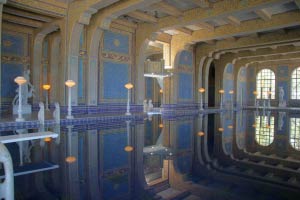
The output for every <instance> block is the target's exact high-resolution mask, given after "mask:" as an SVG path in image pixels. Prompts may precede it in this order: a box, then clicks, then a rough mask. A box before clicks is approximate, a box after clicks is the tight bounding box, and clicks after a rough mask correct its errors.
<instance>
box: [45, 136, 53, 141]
mask: <svg viewBox="0 0 300 200" xmlns="http://www.w3.org/2000/svg"><path fill="white" fill-rule="evenodd" d="M44 141H45V142H51V141H52V138H50V137H46V138H45V139H44Z"/></svg>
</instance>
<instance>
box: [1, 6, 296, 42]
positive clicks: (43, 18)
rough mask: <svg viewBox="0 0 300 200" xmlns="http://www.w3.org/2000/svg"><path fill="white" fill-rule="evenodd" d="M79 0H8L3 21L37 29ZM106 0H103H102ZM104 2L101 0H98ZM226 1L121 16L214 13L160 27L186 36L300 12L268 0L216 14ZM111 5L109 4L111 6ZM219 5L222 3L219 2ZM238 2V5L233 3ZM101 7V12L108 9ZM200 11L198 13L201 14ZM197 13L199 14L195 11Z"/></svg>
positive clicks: (147, 19)
mask: <svg viewBox="0 0 300 200" xmlns="http://www.w3.org/2000/svg"><path fill="white" fill-rule="evenodd" d="M78 1H87V0H8V1H7V4H5V5H4V8H3V22H4V23H12V24H18V25H21V26H26V27H29V28H32V29H38V28H41V27H43V26H45V24H47V23H51V22H52V21H54V20H57V19H61V18H63V17H65V16H66V15H67V11H68V10H67V9H68V4H69V3H72V4H75V3H77V2H78ZM102 1H103V0H102ZM87 2H88V1H87ZM95 2H96V1H95ZM99 2H101V0H99ZM114 2H116V3H124V2H126V0H123V1H114ZM220 2H222V3H224V5H225V4H226V2H229V1H226V0H223V1H222V0H162V1H155V2H154V3H153V4H149V5H147V6H144V7H142V8H138V9H136V10H134V11H130V12H128V13H126V14H124V15H121V16H119V19H121V20H123V21H124V20H126V21H127V22H130V23H132V24H144V23H146V24H147V23H148V24H150V25H151V24H158V23H159V21H160V20H162V19H164V18H167V17H169V16H173V17H175V19H177V20H179V21H180V20H181V19H184V17H185V13H187V12H191V11H193V10H195V11H196V9H197V8H202V11H203V12H206V13H208V14H210V15H211V17H209V18H206V19H204V20H202V19H201V20H197V19H195V20H193V21H190V23H183V24H179V25H176V26H173V27H162V28H161V31H162V32H163V33H165V34H168V35H170V36H174V35H178V34H184V35H186V36H187V37H189V36H191V35H193V33H195V32H197V31H199V30H202V31H203V30H204V31H207V33H210V32H213V31H215V29H216V28H219V27H222V26H226V25H231V26H232V29H237V28H239V27H240V26H241V25H242V24H243V23H244V22H247V21H251V20H262V21H265V22H268V21H272V20H273V18H274V16H277V15H280V14H283V13H289V12H295V11H297V12H299V9H300V1H299V0H278V1H270V3H268V1H265V2H266V3H264V4H262V5H261V6H258V7H255V8H254V9H244V10H242V11H241V10H236V11H233V12H228V13H227V14H223V15H217V16H215V15H214V10H215V8H216V7H215V6H216V4H218V3H220ZM237 2H238V3H239V4H245V7H247V3H248V0H240V1H237ZM109 6H111V5H107V7H109ZM218 6H219V5H218ZM232 6H235V5H232ZM107 7H104V8H101V9H100V10H99V11H98V12H101V11H102V10H104V9H106V8H107ZM200 14H201V13H199V15H200ZM196 16H197V15H196ZM293 28H299V25H298V24H286V26H283V27H282V26H281V27H277V28H276V27H275V28H274V29H271V30H265V31H257V30H255V29H253V31H252V33H249V32H247V33H244V34H241V33H239V34H236V35H224V36H223V37H217V38H212V39H208V40H205V41H195V42H205V43H214V42H216V41H218V40H224V39H226V40H234V39H236V38H239V37H245V36H249V35H251V34H254V35H256V36H257V34H264V33H265V32H270V31H278V30H289V29H293Z"/></svg>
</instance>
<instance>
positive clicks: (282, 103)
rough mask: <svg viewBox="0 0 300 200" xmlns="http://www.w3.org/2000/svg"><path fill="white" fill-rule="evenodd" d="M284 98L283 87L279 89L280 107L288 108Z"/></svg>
mask: <svg viewBox="0 0 300 200" xmlns="http://www.w3.org/2000/svg"><path fill="white" fill-rule="evenodd" d="M283 97H284V89H283V87H279V104H278V106H279V107H286V101H285V100H284V99H283Z"/></svg>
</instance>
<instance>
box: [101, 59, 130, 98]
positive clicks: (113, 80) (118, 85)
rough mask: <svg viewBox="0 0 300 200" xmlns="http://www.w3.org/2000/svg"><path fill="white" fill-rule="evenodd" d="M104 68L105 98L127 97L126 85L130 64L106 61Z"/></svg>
mask: <svg viewBox="0 0 300 200" xmlns="http://www.w3.org/2000/svg"><path fill="white" fill-rule="evenodd" d="M103 68H104V70H103V71H104V72H103V73H104V76H103V78H104V80H103V83H104V88H103V89H104V92H103V97H104V99H126V98H127V89H126V88H125V87H124V85H125V84H126V83H128V76H126V75H127V74H128V68H129V66H128V64H125V63H114V62H108V61H105V62H104V63H103Z"/></svg>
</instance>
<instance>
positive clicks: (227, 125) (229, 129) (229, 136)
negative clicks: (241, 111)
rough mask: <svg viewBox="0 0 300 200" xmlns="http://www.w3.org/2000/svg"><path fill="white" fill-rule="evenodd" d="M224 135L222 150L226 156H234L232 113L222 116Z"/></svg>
mask: <svg viewBox="0 0 300 200" xmlns="http://www.w3.org/2000/svg"><path fill="white" fill-rule="evenodd" d="M220 120H221V121H222V125H223V129H224V131H223V133H222V149H223V152H224V154H225V155H228V156H229V155H231V154H232V140H233V120H232V113H226V114H224V115H222V114H221V119H220Z"/></svg>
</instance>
